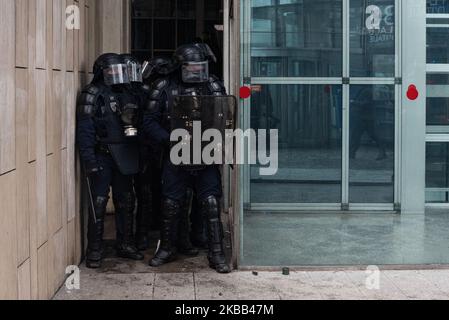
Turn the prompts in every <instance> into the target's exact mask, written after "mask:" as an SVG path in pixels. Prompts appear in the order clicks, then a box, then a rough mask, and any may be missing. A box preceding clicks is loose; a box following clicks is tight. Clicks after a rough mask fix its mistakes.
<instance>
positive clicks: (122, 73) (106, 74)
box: [103, 64, 130, 86]
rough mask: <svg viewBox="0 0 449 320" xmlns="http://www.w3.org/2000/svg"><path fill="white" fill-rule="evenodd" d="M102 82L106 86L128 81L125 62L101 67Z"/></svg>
mask: <svg viewBox="0 0 449 320" xmlns="http://www.w3.org/2000/svg"><path fill="white" fill-rule="evenodd" d="M103 78H104V83H105V84H106V85H107V86H113V85H117V84H126V83H130V81H129V76H128V67H127V65H126V64H112V65H109V66H108V67H107V68H105V69H103Z"/></svg>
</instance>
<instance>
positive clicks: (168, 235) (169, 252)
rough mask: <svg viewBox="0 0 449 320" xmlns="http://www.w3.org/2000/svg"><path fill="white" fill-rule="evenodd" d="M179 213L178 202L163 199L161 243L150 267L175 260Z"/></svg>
mask: <svg viewBox="0 0 449 320" xmlns="http://www.w3.org/2000/svg"><path fill="white" fill-rule="evenodd" d="M180 211H181V206H180V204H179V202H177V201H174V200H170V199H165V200H164V202H163V204H162V226H161V242H160V244H159V248H158V250H157V252H156V255H155V256H154V258H153V259H151V261H150V266H152V267H159V266H161V265H163V264H166V263H169V262H172V261H173V260H175V259H176V246H175V243H176V233H177V230H178V225H177V224H178V217H179V214H180Z"/></svg>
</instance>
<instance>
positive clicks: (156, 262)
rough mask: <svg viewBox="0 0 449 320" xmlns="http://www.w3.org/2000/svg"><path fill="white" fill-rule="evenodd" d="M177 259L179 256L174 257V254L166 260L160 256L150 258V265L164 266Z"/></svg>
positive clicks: (155, 266) (154, 266)
mask: <svg viewBox="0 0 449 320" xmlns="http://www.w3.org/2000/svg"><path fill="white" fill-rule="evenodd" d="M176 259H177V257H174V256H172V257H170V258H168V259H164V260H162V259H158V258H153V259H151V260H150V263H149V265H150V267H153V268H157V267H161V266H163V265H165V264H169V263H171V262H174V261H176Z"/></svg>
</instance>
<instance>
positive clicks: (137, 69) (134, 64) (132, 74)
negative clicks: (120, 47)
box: [120, 53, 143, 83]
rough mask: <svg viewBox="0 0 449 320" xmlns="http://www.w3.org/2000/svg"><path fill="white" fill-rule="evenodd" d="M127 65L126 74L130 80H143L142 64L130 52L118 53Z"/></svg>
mask: <svg viewBox="0 0 449 320" xmlns="http://www.w3.org/2000/svg"><path fill="white" fill-rule="evenodd" d="M120 56H121V58H122V59H123V61H124V62H125V64H126V65H127V67H128V76H129V81H130V82H140V83H141V82H143V78H142V64H141V63H140V62H139V60H138V59H137V58H136V57H134V56H133V55H132V54H130V53H125V54H122V55H120Z"/></svg>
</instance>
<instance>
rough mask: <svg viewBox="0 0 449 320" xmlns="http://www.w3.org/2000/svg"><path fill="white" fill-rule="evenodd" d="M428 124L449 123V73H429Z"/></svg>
mask: <svg viewBox="0 0 449 320" xmlns="http://www.w3.org/2000/svg"><path fill="white" fill-rule="evenodd" d="M426 121H427V125H428V126H447V125H449V75H447V74H428V75H427V112H426Z"/></svg>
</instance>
